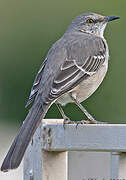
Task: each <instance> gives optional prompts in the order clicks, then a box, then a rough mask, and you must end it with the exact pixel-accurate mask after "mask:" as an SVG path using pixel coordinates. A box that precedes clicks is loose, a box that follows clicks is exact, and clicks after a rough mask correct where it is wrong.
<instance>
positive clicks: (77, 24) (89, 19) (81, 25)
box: [68, 13, 120, 37]
mask: <svg viewBox="0 0 126 180" xmlns="http://www.w3.org/2000/svg"><path fill="white" fill-rule="evenodd" d="M119 18H120V17H119V16H101V15H99V14H96V13H86V14H82V15H80V16H78V17H76V18H75V19H74V20H73V21H72V23H71V24H70V26H69V28H73V29H74V30H76V31H80V32H82V33H83V32H85V33H92V34H95V35H98V36H101V37H102V36H103V33H104V30H105V27H106V25H107V23H108V22H110V21H112V20H115V19H119ZM69 28H68V29H69Z"/></svg>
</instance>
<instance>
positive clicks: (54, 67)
mask: <svg viewBox="0 0 126 180" xmlns="http://www.w3.org/2000/svg"><path fill="white" fill-rule="evenodd" d="M82 40H83V39H82ZM58 42H60V41H58ZM91 47H92V48H91ZM89 48H90V50H89ZM105 56H106V46H105V43H104V41H103V40H102V39H101V38H95V41H94V40H92V39H90V40H87V39H84V40H83V42H82V41H81V39H78V38H77V39H76V40H75V41H73V42H68V41H67V43H66V44H63V46H62V45H61V43H59V44H58V43H57V44H54V46H53V47H52V48H51V49H50V51H49V53H48V55H47V59H46V60H45V61H44V62H43V64H42V66H41V68H40V70H39V72H38V74H37V76H36V78H35V81H34V83H33V87H32V89H31V94H30V97H29V100H28V102H27V105H26V106H28V105H29V104H30V103H31V102H32V101H33V100H34V99H35V97H36V95H38V96H39V97H40V98H41V100H42V101H44V102H45V103H46V104H48V103H51V102H52V101H54V100H56V99H57V98H58V97H59V96H61V95H62V94H64V93H66V92H68V91H70V90H72V89H73V88H74V87H76V86H77V85H78V84H79V83H80V82H82V81H83V80H84V79H86V78H88V77H89V76H91V75H93V74H94V73H96V72H97V70H98V69H99V68H100V66H101V65H102V64H103V63H104V61H105ZM60 58H62V60H61V59H60Z"/></svg>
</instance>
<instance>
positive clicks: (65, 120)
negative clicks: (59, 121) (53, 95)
mask: <svg viewBox="0 0 126 180" xmlns="http://www.w3.org/2000/svg"><path fill="white" fill-rule="evenodd" d="M55 104H56V106H57V108H58V110H59V112H60V114H61V115H62V117H63V119H64V122H63V126H64V128H65V124H73V121H71V120H70V119H69V118H68V117H67V116H66V115H65V113H64V111H63V109H62V107H61V105H60V104H58V103H55Z"/></svg>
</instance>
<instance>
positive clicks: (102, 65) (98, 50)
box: [1, 12, 120, 172]
mask: <svg viewBox="0 0 126 180" xmlns="http://www.w3.org/2000/svg"><path fill="white" fill-rule="evenodd" d="M119 18H120V17H119V16H102V15H99V14H96V13H91V12H90V13H83V14H81V15H80V16H77V17H76V18H75V19H74V20H73V21H72V22H71V23H70V25H69V26H68V27H67V29H66V32H65V33H64V34H63V36H62V37H61V38H60V39H59V40H57V41H56V42H55V43H54V44H53V45H52V47H51V48H50V50H49V51H48V53H47V56H46V57H45V60H44V61H43V63H42V64H41V66H40V69H39V71H38V73H37V75H36V77H35V80H34V83H33V86H32V88H31V93H30V96H29V99H28V102H27V104H26V107H27V106H29V105H30V104H32V105H31V108H30V110H29V112H28V114H27V116H26V118H25V120H24V122H23V124H22V126H21V128H20V130H19V133H18V135H17V136H16V138H15V139H14V141H13V143H12V145H11V147H10V149H9V151H8V153H7V155H6V157H5V159H4V161H3V163H2V166H1V171H4V172H6V171H8V170H10V169H15V168H17V167H18V166H19V165H20V163H21V161H22V158H23V156H24V153H25V151H26V148H27V146H28V144H29V142H30V141H31V139H32V137H33V135H34V133H35V131H36V129H37V128H38V126H39V125H40V123H41V121H42V119H43V118H44V117H45V115H46V113H47V111H48V109H49V108H50V106H51V105H52V104H53V103H55V104H56V105H57V107H58V109H59V111H60V112H61V114H62V116H63V119H64V123H67V122H69V121H71V120H70V119H69V118H68V117H67V116H66V115H65V113H64V111H63V109H62V106H65V105H66V104H68V103H75V104H76V105H77V106H78V107H79V108H80V109H81V110H82V111H83V112H84V114H85V115H86V116H87V118H88V121H90V122H91V123H98V121H96V120H95V118H94V117H93V116H92V115H91V114H89V113H88V111H87V110H86V109H85V108H84V106H82V105H81V102H83V101H85V100H86V99H87V98H88V97H89V96H91V95H92V94H93V93H94V92H95V91H96V89H97V88H98V87H99V85H100V84H101V82H102V81H103V79H104V77H105V75H106V73H107V69H108V61H109V49H108V45H107V42H106V40H105V38H104V36H103V35H104V30H105V28H106V25H107V24H108V22H110V21H112V20H116V19H119Z"/></svg>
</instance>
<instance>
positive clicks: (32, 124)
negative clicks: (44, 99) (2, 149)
mask: <svg viewBox="0 0 126 180" xmlns="http://www.w3.org/2000/svg"><path fill="white" fill-rule="evenodd" d="M48 108H49V106H47V105H46V106H45V105H44V106H42V105H40V104H34V105H33V106H32V108H31V109H30V111H29V113H28V115H27V117H26V119H25V121H24V123H23V125H22V127H21V129H20V131H19V134H18V135H17V137H16V138H15V140H14V141H13V143H12V145H11V147H10V149H9V151H8V153H7V155H6V157H5V159H4V161H3V164H2V166H1V171H5V172H6V171H8V170H9V169H15V168H17V167H18V166H19V164H20V163H21V160H22V158H23V155H24V153H25V150H26V148H27V146H28V144H29V142H30V140H31V138H32V136H33V134H34V133H35V130H36V129H37V127H38V126H39V124H40V123H41V120H42V119H43V118H44V116H45V115H46V113H47V111H48Z"/></svg>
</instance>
